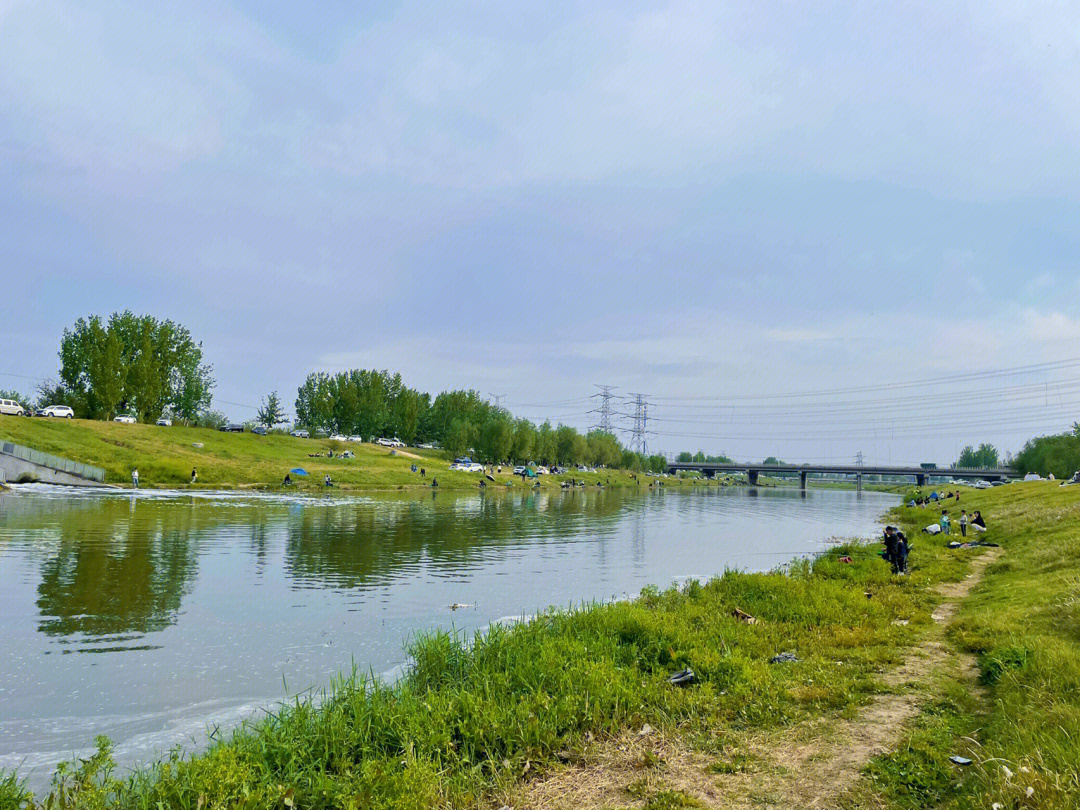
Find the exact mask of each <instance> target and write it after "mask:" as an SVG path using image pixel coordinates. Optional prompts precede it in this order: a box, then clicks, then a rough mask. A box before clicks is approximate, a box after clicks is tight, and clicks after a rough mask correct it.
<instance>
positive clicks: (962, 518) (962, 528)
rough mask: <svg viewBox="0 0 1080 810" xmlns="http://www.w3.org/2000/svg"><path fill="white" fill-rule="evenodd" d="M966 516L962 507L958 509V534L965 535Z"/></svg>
mask: <svg viewBox="0 0 1080 810" xmlns="http://www.w3.org/2000/svg"><path fill="white" fill-rule="evenodd" d="M967 527H968V516H967V512H965V511H964V510H963V509H961V510H960V536H961V537H967Z"/></svg>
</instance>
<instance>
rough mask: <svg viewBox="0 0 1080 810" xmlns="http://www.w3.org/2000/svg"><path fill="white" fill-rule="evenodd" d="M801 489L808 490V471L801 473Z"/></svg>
mask: <svg viewBox="0 0 1080 810" xmlns="http://www.w3.org/2000/svg"><path fill="white" fill-rule="evenodd" d="M799 489H801V490H803V491H804V492H805V491H806V473H805V472H801V473H799Z"/></svg>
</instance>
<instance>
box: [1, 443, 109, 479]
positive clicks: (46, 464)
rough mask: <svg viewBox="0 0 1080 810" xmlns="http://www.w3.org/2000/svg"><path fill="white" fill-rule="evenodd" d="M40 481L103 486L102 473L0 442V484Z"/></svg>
mask: <svg viewBox="0 0 1080 810" xmlns="http://www.w3.org/2000/svg"><path fill="white" fill-rule="evenodd" d="M5 481H6V482H7V483H9V484H19V483H28V482H31V481H39V482H41V483H44V484H68V485H72V486H102V485H104V483H105V470H103V469H101V468H100V467H91V466H90V465H89V464H80V463H79V462H77V461H71V460H70V459H66V458H60V457H59V456H53V455H49V454H48V453H41V452H39V451H37V450H33V449H31V448H29V447H23V446H22V445H19V444H13V443H11V442H3V443H0V483H3V482H5Z"/></svg>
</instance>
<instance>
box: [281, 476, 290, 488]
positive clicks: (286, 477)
mask: <svg viewBox="0 0 1080 810" xmlns="http://www.w3.org/2000/svg"><path fill="white" fill-rule="evenodd" d="M281 485H282V486H284V487H290V486H292V476H291V475H289V474H288V473H285V480H284V481H282V482H281Z"/></svg>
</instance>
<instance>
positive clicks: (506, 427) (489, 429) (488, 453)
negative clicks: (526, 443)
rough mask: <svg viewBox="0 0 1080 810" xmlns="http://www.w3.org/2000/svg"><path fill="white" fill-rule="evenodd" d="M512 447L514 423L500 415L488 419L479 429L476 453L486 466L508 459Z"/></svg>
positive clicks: (493, 415)
mask: <svg viewBox="0 0 1080 810" xmlns="http://www.w3.org/2000/svg"><path fill="white" fill-rule="evenodd" d="M513 446H514V423H513V422H511V421H510V419H509V417H507V416H506V415H504V414H502V413H495V414H492V415H491V416H489V417H488V419H487V421H486V422H484V424H483V425H482V426H481V427H480V431H479V440H478V441H477V443H476V453H477V455H478V456H479V457H480V460H481V461H483V462H486V463H488V464H499V463H500V462H503V461H507V460H509V458H510V451H511V449H512V448H513Z"/></svg>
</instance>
